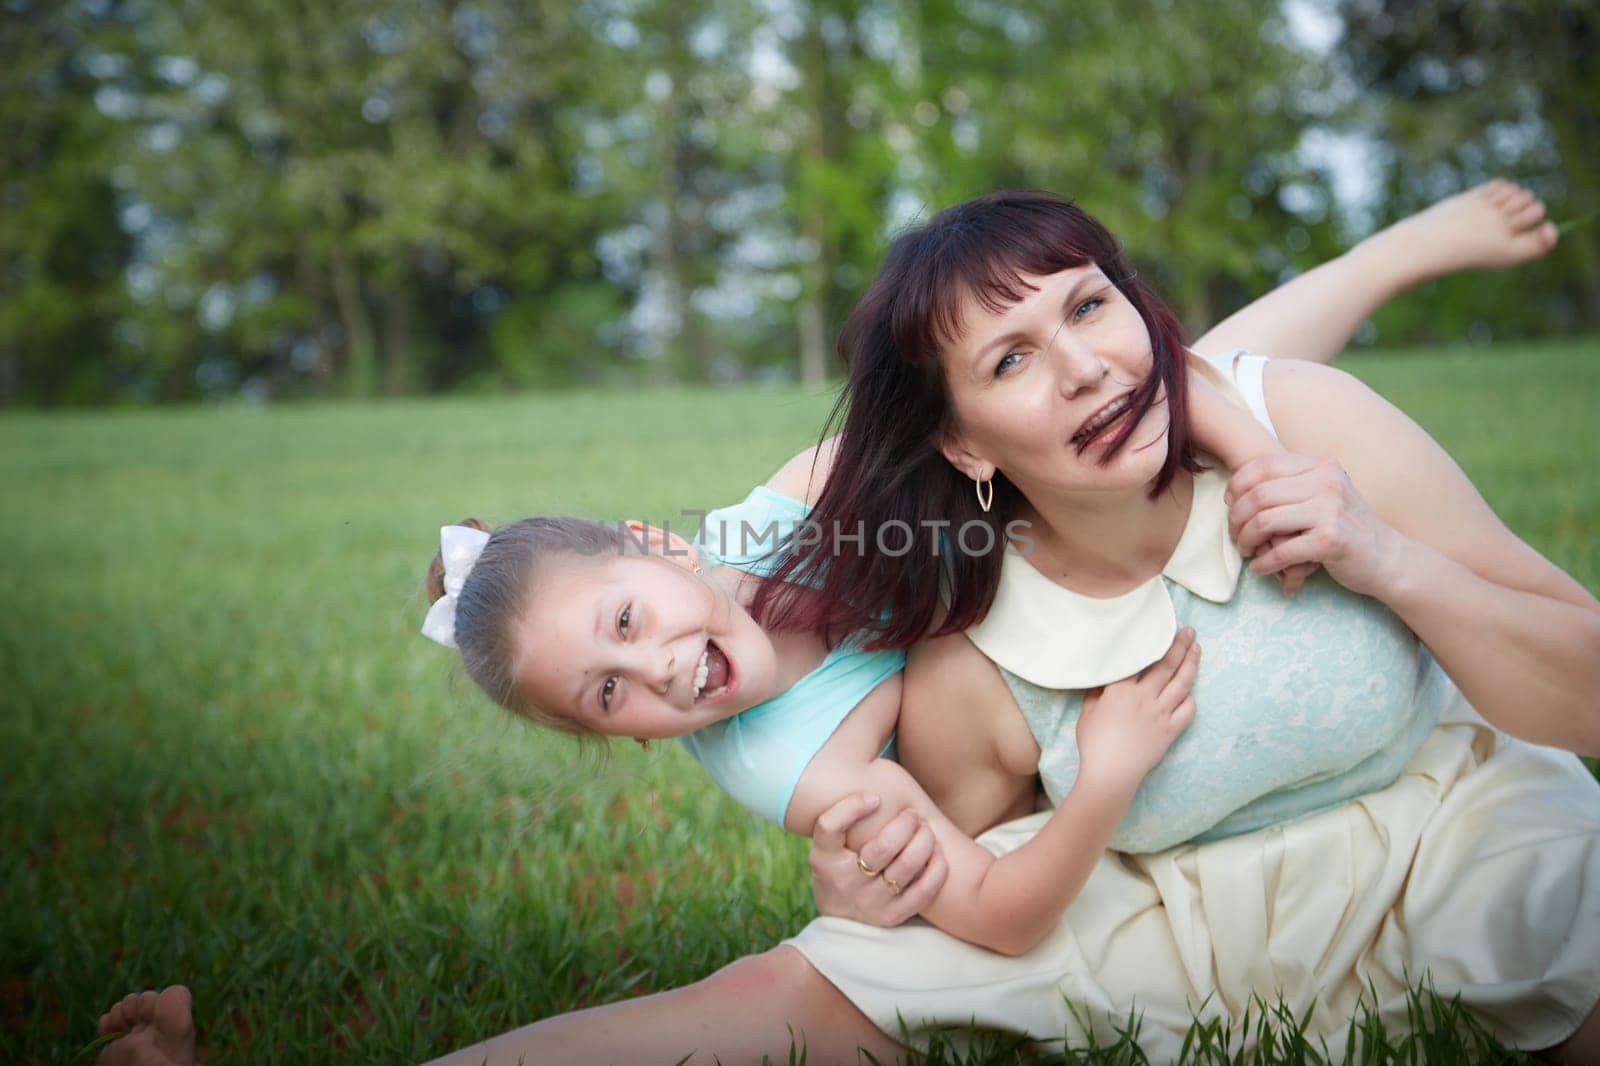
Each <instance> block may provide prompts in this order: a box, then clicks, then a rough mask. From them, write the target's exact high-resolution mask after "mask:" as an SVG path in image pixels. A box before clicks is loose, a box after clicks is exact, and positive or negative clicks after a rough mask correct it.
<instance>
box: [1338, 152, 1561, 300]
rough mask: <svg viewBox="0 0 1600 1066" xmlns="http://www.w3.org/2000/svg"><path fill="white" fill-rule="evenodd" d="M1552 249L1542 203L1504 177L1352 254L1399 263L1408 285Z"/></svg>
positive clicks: (1419, 215) (1453, 198) (1421, 213)
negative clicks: (1406, 275)
mask: <svg viewBox="0 0 1600 1066" xmlns="http://www.w3.org/2000/svg"><path fill="white" fill-rule="evenodd" d="M1555 246H1556V227H1555V224H1554V223H1551V222H1546V221H1545V218H1544V202H1543V201H1542V200H1540V199H1539V198H1538V197H1537V196H1535V195H1533V193H1531V192H1529V191H1528V190H1527V189H1524V188H1523V187H1522V186H1520V185H1517V184H1515V183H1513V182H1509V181H1506V180H1505V179H1504V178H1496V179H1495V180H1493V181H1488V182H1484V183H1483V184H1482V185H1479V186H1478V187H1477V188H1474V189H1468V190H1467V191H1466V192H1463V193H1458V194H1456V195H1455V196H1451V197H1449V198H1448V199H1444V200H1440V201H1439V202H1438V203H1436V204H1434V205H1433V206H1432V207H1429V208H1426V209H1424V210H1422V211H1419V212H1418V213H1416V214H1415V215H1412V216H1411V217H1410V218H1407V219H1402V220H1401V221H1399V222H1397V223H1395V224H1394V225H1392V226H1390V227H1389V228H1388V229H1386V230H1383V231H1381V232H1379V233H1376V234H1374V235H1373V236H1371V237H1369V238H1367V239H1366V240H1365V241H1362V242H1361V243H1360V244H1358V245H1357V246H1356V247H1355V248H1354V249H1352V253H1353V254H1356V255H1362V256H1373V257H1374V266H1377V265H1378V264H1379V263H1381V262H1387V263H1388V264H1401V265H1402V266H1403V269H1404V271H1405V272H1406V273H1407V274H1408V275H1409V276H1408V277H1407V278H1406V279H1405V280H1406V281H1407V282H1408V283H1410V284H1415V283H1417V282H1421V281H1426V280H1428V279H1430V278H1437V277H1442V276H1444V275H1445V274H1452V273H1454V272H1456V271H1458V270H1471V269H1475V268H1485V267H1488V268H1494V269H1502V268H1505V267H1513V266H1516V265H1518V264H1519V263H1526V262H1528V261H1529V260H1530V259H1538V258H1539V257H1540V256H1543V255H1545V254H1547V253H1548V252H1549V251H1550V250H1551V249H1552V248H1554V247H1555Z"/></svg>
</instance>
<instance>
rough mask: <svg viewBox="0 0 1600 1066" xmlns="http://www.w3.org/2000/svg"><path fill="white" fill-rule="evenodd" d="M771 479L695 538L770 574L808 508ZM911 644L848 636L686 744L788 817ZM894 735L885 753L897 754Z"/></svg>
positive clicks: (720, 781) (776, 815)
mask: <svg viewBox="0 0 1600 1066" xmlns="http://www.w3.org/2000/svg"><path fill="white" fill-rule="evenodd" d="M807 511H808V509H807V507H806V505H805V504H804V503H802V502H801V501H799V500H795V499H791V498H790V497H788V496H785V495H783V494H782V493H778V492H774V491H772V490H771V489H769V488H767V487H766V486H765V485H757V486H756V487H755V488H753V489H751V490H750V495H748V496H746V497H745V498H744V500H743V501H741V502H740V503H737V504H734V505H733V506H731V507H724V508H721V509H719V510H716V511H712V512H711V513H709V514H708V515H706V517H705V520H704V521H703V522H702V524H701V526H700V533H699V535H698V537H697V538H696V541H695V546H696V547H697V548H698V549H699V551H700V553H701V555H702V556H703V557H704V558H706V559H707V560H709V561H710V562H712V563H714V564H716V565H721V566H732V567H736V568H738V569H740V570H744V571H746V572H748V573H753V574H760V575H763V576H765V575H767V574H770V573H771V572H772V570H773V568H774V567H775V566H776V565H777V561H776V558H775V557H774V555H773V548H774V547H776V545H777V544H778V543H779V542H780V541H781V539H782V538H783V537H786V536H787V535H788V534H789V533H790V532H791V531H792V530H793V529H794V527H795V524H796V523H797V522H800V521H801V520H803V519H804V518H805V516H806V514H807ZM905 662H906V656H905V652H900V651H864V650H863V649H862V648H861V646H860V644H859V643H857V642H854V641H849V640H846V641H842V642H841V643H840V644H839V645H838V646H837V647H835V648H833V649H832V650H830V651H829V652H828V654H827V655H826V656H825V657H824V658H823V660H822V662H821V663H820V664H818V666H817V667H816V669H814V670H812V671H811V672H810V673H808V674H806V675H805V676H804V677H803V678H801V679H800V680H799V681H797V682H796V683H795V684H794V685H793V686H792V687H790V688H789V689H788V690H787V691H785V692H783V693H781V694H780V695H778V696H774V697H773V698H772V699H770V700H767V701H766V702H765V703H758V704H756V705H755V706H754V707H750V708H748V709H747V710H744V711H741V712H739V713H738V714H736V715H734V716H733V717H731V718H725V719H723V720H722V721H720V722H714V723H712V724H711V725H708V726H705V727H704V728H702V729H698V730H696V731H695V732H693V733H690V734H688V735H687V736H684V737H680V738H679V742H680V743H681V744H682V745H683V747H684V750H685V751H687V752H688V753H689V754H690V755H691V756H693V757H694V759H695V761H696V762H698V763H699V764H700V765H701V766H703V767H705V769H706V772H707V773H709V774H710V775H711V778H712V780H714V781H715V782H716V783H717V787H719V788H721V789H722V790H723V791H724V792H726V793H727V794H728V795H729V796H732V797H733V798H734V799H735V800H737V801H738V802H739V803H740V804H741V805H743V806H744V807H745V809H747V810H749V811H751V812H753V813H755V814H758V815H760V816H761V817H763V818H767V819H770V820H771V821H773V822H776V823H777V824H778V825H780V826H781V825H783V820H784V815H785V814H786V813H787V812H788V810H789V800H790V799H791V798H792V797H793V796H794V790H795V786H796V785H798V784H799V782H800V776H801V775H802V774H803V773H804V772H805V768H806V766H807V765H808V764H809V763H810V762H811V760H812V758H813V757H814V756H815V755H816V754H817V752H818V751H820V750H822V746H823V745H824V744H826V743H827V741H828V738H829V737H831V736H832V735H833V732H834V730H836V729H837V728H838V727H839V723H840V722H843V721H844V719H845V717H846V716H847V715H848V714H849V713H850V712H851V711H852V710H854V709H855V706H856V704H858V703H860V702H861V701H862V700H863V699H864V698H865V697H866V695H867V694H868V693H869V692H871V691H872V690H873V689H875V688H877V687H878V685H880V684H881V683H883V682H884V681H885V680H887V679H888V678H890V677H893V676H894V675H895V674H896V673H898V672H899V671H900V669H901V668H902V667H904V666H905ZM893 744H894V741H893V739H892V738H891V739H890V741H889V745H890V746H889V747H886V748H885V749H884V751H883V753H882V754H883V755H885V756H890V757H892V755H893Z"/></svg>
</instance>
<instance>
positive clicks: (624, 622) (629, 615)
mask: <svg viewBox="0 0 1600 1066" xmlns="http://www.w3.org/2000/svg"><path fill="white" fill-rule="evenodd" d="M632 620H633V605H632V604H629V605H628V606H626V607H624V608H623V609H622V613H621V614H620V615H618V616H617V632H618V633H620V634H621V635H622V636H627V635H628V625H629V623H630V622H631V621H632Z"/></svg>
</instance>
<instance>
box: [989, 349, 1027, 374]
mask: <svg viewBox="0 0 1600 1066" xmlns="http://www.w3.org/2000/svg"><path fill="white" fill-rule="evenodd" d="M1020 362H1022V354H1021V353H1020V352H1007V353H1006V354H1005V355H1002V356H1001V357H1000V361H999V362H998V363H996V364H995V365H994V376H995V377H999V376H1000V375H1001V374H1004V373H1005V372H1006V371H1008V370H1010V369H1011V368H1012V367H1014V366H1016V365H1017V364H1018V363H1020Z"/></svg>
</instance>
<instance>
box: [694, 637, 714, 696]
mask: <svg viewBox="0 0 1600 1066" xmlns="http://www.w3.org/2000/svg"><path fill="white" fill-rule="evenodd" d="M710 657H711V645H709V644H707V645H706V650H705V651H703V652H701V653H700V665H699V666H696V667H695V668H694V698H695V699H699V698H700V690H701V689H703V688H705V687H706V678H707V677H709V676H710V667H708V666H707V665H706V660H707V659H709V658H710Z"/></svg>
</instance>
